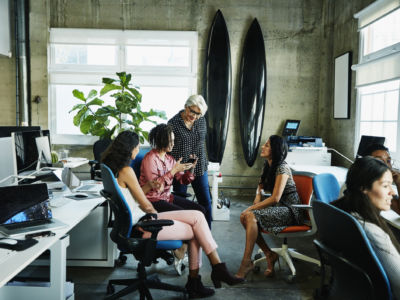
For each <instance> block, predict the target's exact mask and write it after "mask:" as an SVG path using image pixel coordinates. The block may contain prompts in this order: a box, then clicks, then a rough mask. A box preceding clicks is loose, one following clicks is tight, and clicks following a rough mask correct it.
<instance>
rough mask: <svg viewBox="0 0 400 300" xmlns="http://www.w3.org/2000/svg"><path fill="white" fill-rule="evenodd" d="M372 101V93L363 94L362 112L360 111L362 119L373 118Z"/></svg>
mask: <svg viewBox="0 0 400 300" xmlns="http://www.w3.org/2000/svg"><path fill="white" fill-rule="evenodd" d="M372 101H373V97H372V96H371V95H365V96H364V95H362V96H361V113H360V118H361V121H367V120H371V119H372V115H373V110H372V105H373V104H372Z"/></svg>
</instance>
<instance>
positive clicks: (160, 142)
mask: <svg viewBox="0 0 400 300" xmlns="http://www.w3.org/2000/svg"><path fill="white" fill-rule="evenodd" d="M171 133H172V126H171V125H169V124H158V125H157V126H156V127H154V128H153V129H151V130H150V133H149V142H150V145H151V146H152V147H153V148H156V149H157V150H164V149H165V148H167V147H168V146H169V143H170V137H171Z"/></svg>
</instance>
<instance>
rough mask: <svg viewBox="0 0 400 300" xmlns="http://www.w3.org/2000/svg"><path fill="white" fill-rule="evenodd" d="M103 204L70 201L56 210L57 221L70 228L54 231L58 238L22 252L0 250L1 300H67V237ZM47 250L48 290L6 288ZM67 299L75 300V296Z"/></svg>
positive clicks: (99, 199) (94, 200)
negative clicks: (48, 266)
mask: <svg viewBox="0 0 400 300" xmlns="http://www.w3.org/2000/svg"><path fill="white" fill-rule="evenodd" d="M103 202H104V199H103V198H101V197H99V198H95V199H89V200H84V201H74V200H71V201H70V202H68V203H67V204H65V205H63V206H61V207H57V208H54V209H53V216H54V218H56V219H58V220H60V221H61V222H63V223H65V224H67V226H66V227H64V228H60V229H58V230H54V232H55V233H56V235H55V236H53V237H46V238H40V239H39V242H38V243H37V244H36V245H34V246H33V247H31V248H29V249H26V250H24V251H20V252H17V251H10V250H5V249H0V268H1V272H0V287H1V288H0V299H38V300H39V299H40V300H41V299H51V300H53V299H60V300H65V280H66V248H67V247H68V245H69V236H68V235H67V233H68V232H69V231H70V230H71V229H72V228H74V227H75V226H76V225H77V224H78V223H79V222H81V221H82V220H83V219H84V218H86V217H87V216H88V215H89V213H90V212H91V211H92V210H94V209H95V208H96V207H97V206H98V205H100V204H101V203H103ZM47 249H49V250H50V286H49V287H33V286H4V285H5V284H6V283H7V282H8V281H10V280H11V279H12V278H13V277H14V276H16V275H17V274H18V273H19V272H20V271H22V270H23V269H24V268H25V267H26V266H28V265H29V264H30V263H31V262H33V261H34V260H35V259H36V258H37V257H39V256H40V255H41V254H42V253H43V252H45V251H46V250H47ZM68 299H71V300H72V299H74V294H72V296H71V297H69V298H68Z"/></svg>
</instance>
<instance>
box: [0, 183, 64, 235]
mask: <svg viewBox="0 0 400 300" xmlns="http://www.w3.org/2000/svg"><path fill="white" fill-rule="evenodd" d="M0 194H1V195H2V197H1V198H0V233H2V234H4V235H6V236H11V237H12V236H17V235H21V234H32V233H36V232H41V231H48V230H56V229H59V228H62V227H65V226H67V225H66V224H64V223H62V222H61V221H58V220H56V219H54V218H53V214H52V211H51V209H50V206H49V201H48V199H49V196H48V190H47V185H46V184H45V183H39V184H27V185H18V186H7V187H1V188H0Z"/></svg>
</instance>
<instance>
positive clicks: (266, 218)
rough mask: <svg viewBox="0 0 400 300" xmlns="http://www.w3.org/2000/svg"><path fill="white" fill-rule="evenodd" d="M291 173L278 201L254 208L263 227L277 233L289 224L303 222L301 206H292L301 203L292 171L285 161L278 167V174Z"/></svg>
mask: <svg viewBox="0 0 400 300" xmlns="http://www.w3.org/2000/svg"><path fill="white" fill-rule="evenodd" d="M280 174H286V175H289V178H288V180H287V182H286V186H285V189H284V190H283V193H282V197H281V199H280V200H279V202H278V203H276V204H275V205H273V206H268V207H266V208H263V209H256V210H253V213H254V215H255V217H256V219H257V221H258V224H260V226H261V227H262V229H264V230H266V231H268V232H272V233H274V234H277V233H279V232H281V231H282V230H283V229H285V228H286V227H288V226H291V225H298V224H302V221H303V213H302V211H301V210H300V209H299V208H295V207H291V205H292V204H300V198H299V195H298V194H297V191H296V184H295V183H294V181H293V177H292V172H291V170H290V168H289V166H288V164H287V163H286V162H285V161H284V162H282V164H280V165H279V166H278V167H277V169H276V176H278V175H280Z"/></svg>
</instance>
